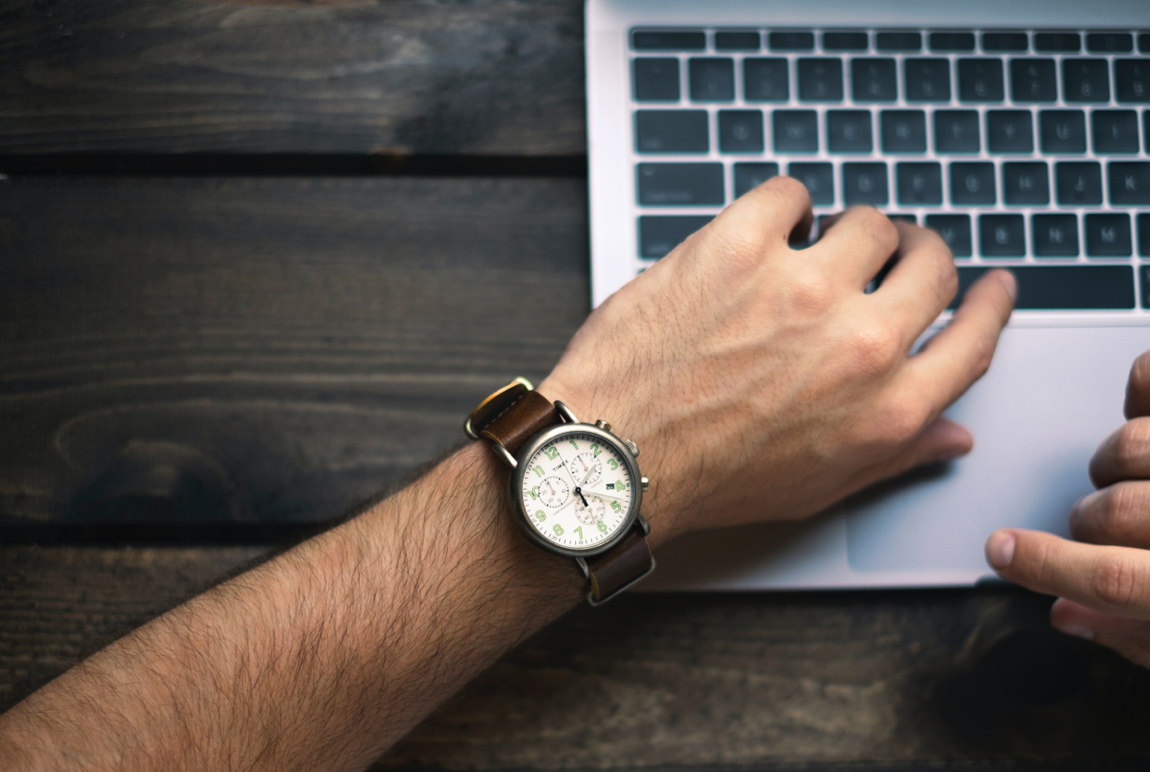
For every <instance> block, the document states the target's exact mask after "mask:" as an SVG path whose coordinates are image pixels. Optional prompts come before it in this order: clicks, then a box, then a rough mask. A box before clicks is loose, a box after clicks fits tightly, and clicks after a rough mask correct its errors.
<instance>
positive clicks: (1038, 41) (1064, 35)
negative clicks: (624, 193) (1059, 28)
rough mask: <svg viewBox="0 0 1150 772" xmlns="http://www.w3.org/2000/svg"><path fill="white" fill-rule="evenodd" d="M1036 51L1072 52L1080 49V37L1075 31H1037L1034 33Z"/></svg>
mask: <svg viewBox="0 0 1150 772" xmlns="http://www.w3.org/2000/svg"><path fill="white" fill-rule="evenodd" d="M1034 48H1035V50H1036V51H1053V52H1057V53H1073V52H1075V51H1078V50H1081V48H1082V38H1080V37H1079V36H1078V33H1077V32H1038V33H1035V35H1034Z"/></svg>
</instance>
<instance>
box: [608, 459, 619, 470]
mask: <svg viewBox="0 0 1150 772" xmlns="http://www.w3.org/2000/svg"><path fill="white" fill-rule="evenodd" d="M607 466H609V467H611V471H612V472H614V471H615V470H616V469H618V468H619V462H618V461H616V460H615V459H613V458H609V459H607Z"/></svg>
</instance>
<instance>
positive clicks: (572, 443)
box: [567, 440, 579, 450]
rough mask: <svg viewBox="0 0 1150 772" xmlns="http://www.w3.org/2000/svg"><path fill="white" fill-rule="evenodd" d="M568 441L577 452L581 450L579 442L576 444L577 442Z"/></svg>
mask: <svg viewBox="0 0 1150 772" xmlns="http://www.w3.org/2000/svg"><path fill="white" fill-rule="evenodd" d="M567 441H568V442H570V443H571V447H573V448H575V450H579V443H578V442H576V441H575V440H567Z"/></svg>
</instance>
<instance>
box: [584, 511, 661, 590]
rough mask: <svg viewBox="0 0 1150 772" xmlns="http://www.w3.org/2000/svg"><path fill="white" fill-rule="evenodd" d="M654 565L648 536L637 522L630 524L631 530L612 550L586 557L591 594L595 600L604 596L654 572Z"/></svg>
mask: <svg viewBox="0 0 1150 772" xmlns="http://www.w3.org/2000/svg"><path fill="white" fill-rule="evenodd" d="M654 567H655V558H654V556H653V555H652V554H651V547H650V546H649V545H648V544H647V536H646V534H645V533H644V532H643V529H642V527H641V526H640V525H639V524H638V523H635V524H634V525H633V526H631V533H629V534H627V537H626V538H625V539H623V541H621V542H619V543H618V544H617V545H615V547H614V549H612V550H611V551H610V552H607V553H604V554H602V555H597V556H596V557H593V558H587V568H588V569H589V570H590V572H591V576H590V580H591V592H590V597H591V598H592V599H594V600H595V601H601V600H604V599H606V598H608V597H609V596H611V595H613V594H614V593H616V592H618V591H619V590H620V589H622V588H623V587H625V586H627V585H628V584H631V583H632V582H634V581H636V580H637V579H639V578H640V577H642V576H645V575H646V574H649V573H651V570H652V569H653V568H654Z"/></svg>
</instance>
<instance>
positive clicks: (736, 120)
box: [719, 110, 763, 153]
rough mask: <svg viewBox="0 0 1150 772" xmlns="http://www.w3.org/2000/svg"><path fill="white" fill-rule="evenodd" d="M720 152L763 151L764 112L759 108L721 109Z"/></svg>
mask: <svg viewBox="0 0 1150 772" xmlns="http://www.w3.org/2000/svg"><path fill="white" fill-rule="evenodd" d="M719 152H720V153H761V152H763V113H762V112H761V111H759V110H720V111H719Z"/></svg>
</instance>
